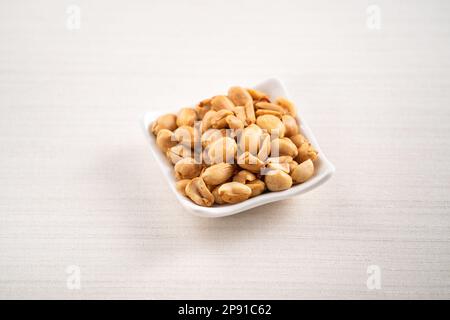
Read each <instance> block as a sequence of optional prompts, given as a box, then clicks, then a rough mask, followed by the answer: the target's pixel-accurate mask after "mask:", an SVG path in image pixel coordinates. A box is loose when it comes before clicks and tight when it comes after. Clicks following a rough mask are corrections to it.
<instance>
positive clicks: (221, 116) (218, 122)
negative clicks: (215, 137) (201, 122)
mask: <svg viewBox="0 0 450 320" xmlns="http://www.w3.org/2000/svg"><path fill="white" fill-rule="evenodd" d="M230 115H233V111H230V110H227V109H222V110H219V111H217V112H216V113H215V115H214V116H212V118H211V127H212V128H214V129H223V128H227V127H228V122H227V120H226V118H227V117H228V116H230Z"/></svg>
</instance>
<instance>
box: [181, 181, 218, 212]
mask: <svg viewBox="0 0 450 320" xmlns="http://www.w3.org/2000/svg"><path fill="white" fill-rule="evenodd" d="M186 195H187V196H188V197H189V198H190V199H191V200H192V201H194V202H195V203H196V204H198V205H200V206H204V207H211V206H212V205H213V203H214V196H213V195H212V193H211V191H209V189H208V187H207V186H206V184H205V182H204V181H203V179H202V178H200V177H197V178H194V179H192V180H191V181H190V182H189V183H188V184H187V186H186Z"/></svg>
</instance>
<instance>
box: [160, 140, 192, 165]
mask: <svg viewBox="0 0 450 320" xmlns="http://www.w3.org/2000/svg"><path fill="white" fill-rule="evenodd" d="M166 156H167V158H168V159H169V160H170V161H171V162H172V163H173V164H176V163H177V162H178V161H180V160H181V159H183V158H190V157H191V156H193V154H192V151H191V148H189V147H186V146H183V145H181V144H178V145H176V146H174V147H172V148H169V149H168V150H167V152H166Z"/></svg>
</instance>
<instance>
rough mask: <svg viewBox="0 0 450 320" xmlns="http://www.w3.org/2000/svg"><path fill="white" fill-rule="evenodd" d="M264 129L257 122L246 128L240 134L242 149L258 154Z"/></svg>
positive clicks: (239, 139)
mask: <svg viewBox="0 0 450 320" xmlns="http://www.w3.org/2000/svg"><path fill="white" fill-rule="evenodd" d="M262 134H263V131H262V130H261V128H260V127H258V126H257V125H256V124H251V125H249V126H248V127H247V128H245V129H244V130H243V131H242V133H241V134H240V135H239V136H238V141H239V147H240V148H241V150H242V151H248V152H250V153H252V154H257V153H258V150H259V144H260V140H261V135H262Z"/></svg>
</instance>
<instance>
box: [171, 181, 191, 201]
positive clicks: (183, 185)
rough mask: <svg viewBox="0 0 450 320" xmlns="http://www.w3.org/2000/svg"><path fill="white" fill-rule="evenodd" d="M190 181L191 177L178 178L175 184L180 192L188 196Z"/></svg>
mask: <svg viewBox="0 0 450 320" xmlns="http://www.w3.org/2000/svg"><path fill="white" fill-rule="evenodd" d="M189 182H191V180H190V179H183V180H178V181H177V182H176V184H175V187H176V188H177V190H178V192H179V193H181V194H182V195H183V196H185V197H186V186H187V185H188V183H189Z"/></svg>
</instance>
